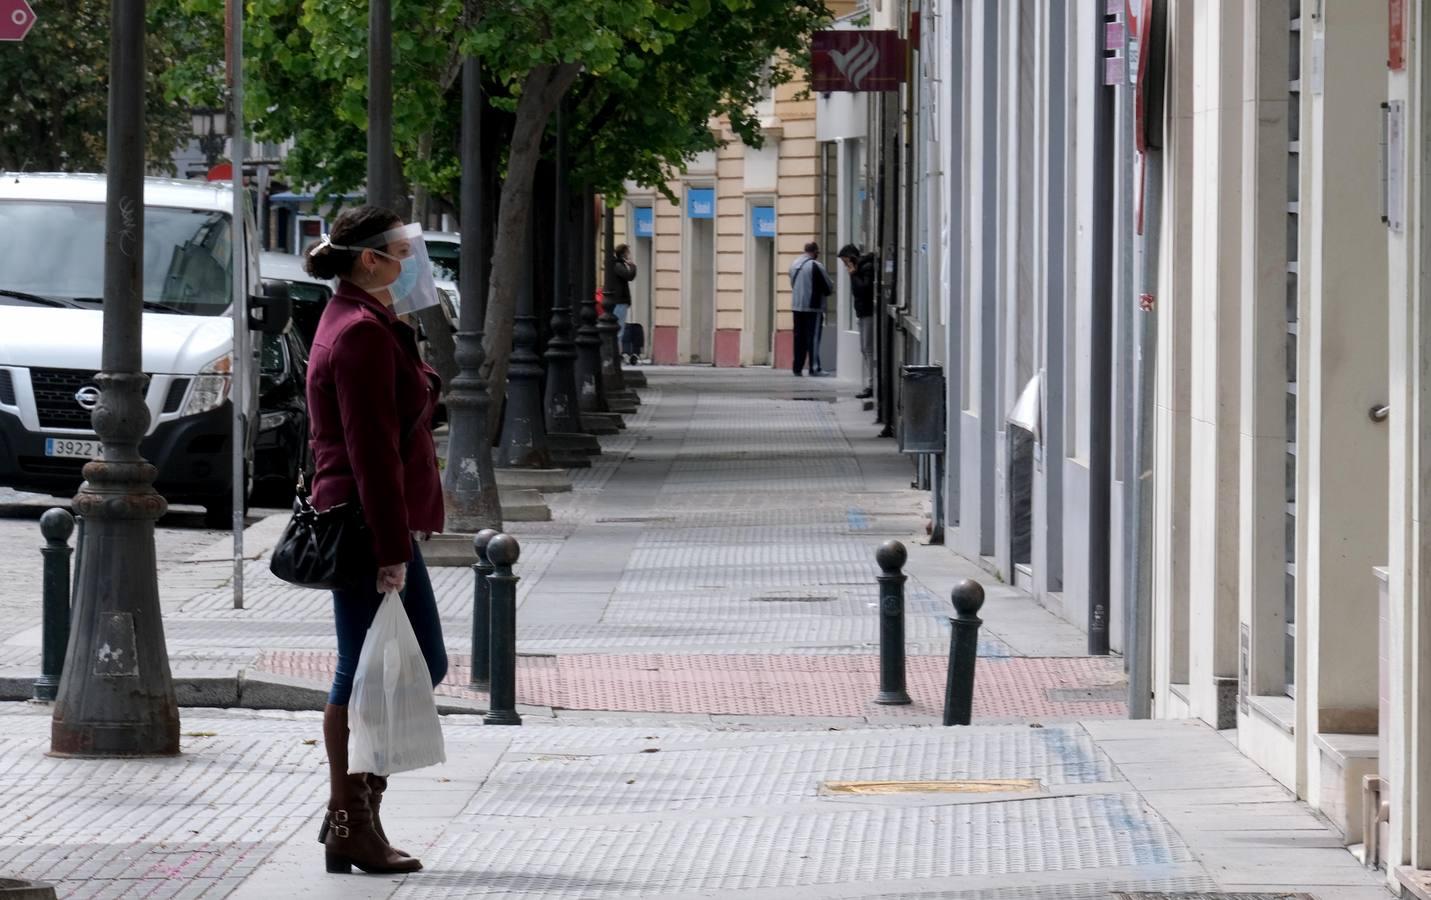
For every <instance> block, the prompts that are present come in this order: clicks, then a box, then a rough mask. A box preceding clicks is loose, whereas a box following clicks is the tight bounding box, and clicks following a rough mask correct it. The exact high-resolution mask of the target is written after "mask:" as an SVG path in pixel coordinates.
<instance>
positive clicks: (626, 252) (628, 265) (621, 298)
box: [601, 244, 639, 366]
mask: <svg viewBox="0 0 1431 900" xmlns="http://www.w3.org/2000/svg"><path fill="white" fill-rule="evenodd" d="M635 279H636V263H635V262H633V261H632V260H631V248H630V247H629V246H627V245H626V244H621V245H619V246H618V247H617V248H616V251H615V252H614V253H612V255H611V259H609V260H607V263H606V287H605V289H603V291H602V293H601V302H602V303H604V304H605V305H606V308H607V309H609V310H611V314H612V315H614V316H616V321H617V322H619V323H621V331H620V332H619V333H618V334H617V336H616V338H617V340H618V341H622V340H623V339H624V338H625V337H626V317H627V315H628V314H629V313H630V312H631V282H632V281H634V280H635ZM617 346H622V345H621V344H619V343H618V344H617ZM627 362H629V363H631V364H632V365H633V366H634V365H636V363H637V362H639V360H638V359H637V358H636V354H635V353H628V354H627Z"/></svg>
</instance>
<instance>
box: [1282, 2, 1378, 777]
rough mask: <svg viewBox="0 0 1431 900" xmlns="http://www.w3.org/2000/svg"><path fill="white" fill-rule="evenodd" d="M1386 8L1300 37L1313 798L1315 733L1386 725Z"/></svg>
mask: <svg viewBox="0 0 1431 900" xmlns="http://www.w3.org/2000/svg"><path fill="white" fill-rule="evenodd" d="M1386 13H1387V10H1386V5H1385V4H1370V5H1361V4H1357V5H1356V6H1355V8H1353V7H1352V6H1348V5H1338V4H1326V5H1325V6H1324V12H1323V18H1322V20H1321V21H1320V22H1317V21H1311V22H1307V23H1306V24H1305V25H1304V30H1303V37H1302V53H1303V59H1302V61H1303V65H1302V77H1303V85H1304V87H1303V98H1304V99H1303V104H1302V106H1303V112H1304V114H1305V115H1306V117H1307V118H1306V120H1305V121H1304V126H1305V127H1304V129H1303V138H1302V145H1303V171H1302V191H1301V198H1302V207H1301V222H1302V227H1301V251H1302V252H1301V254H1300V259H1301V267H1302V268H1301V271H1302V295H1301V298H1300V300H1301V307H1300V316H1299V319H1300V323H1299V331H1298V368H1297V375H1298V377H1297V383H1298V396H1297V430H1298V435H1297V446H1298V456H1297V463H1298V467H1297V468H1298V471H1297V556H1298V560H1297V565H1298V576H1299V577H1298V579H1297V585H1298V607H1297V612H1298V624H1297V629H1298V633H1297V650H1298V669H1297V675H1298V681H1297V707H1298V709H1297V742H1298V750H1299V754H1301V755H1302V756H1303V760H1304V761H1303V765H1304V766H1305V773H1304V776H1303V777H1302V778H1299V788H1301V787H1302V782H1305V789H1306V796H1307V798H1308V799H1309V800H1311V801H1313V802H1314V803H1315V802H1316V801H1317V799H1318V798H1319V794H1320V790H1319V783H1320V779H1319V776H1320V771H1321V766H1320V751H1319V750H1318V749H1317V747H1316V746H1315V740H1314V739H1315V736H1316V735H1317V734H1319V733H1344V732H1365V731H1367V730H1369V729H1372V728H1374V727H1375V721H1376V706H1377V667H1376V662H1377V649H1378V648H1377V591H1376V584H1375V581H1374V580H1373V577H1372V569H1373V567H1375V566H1379V565H1382V564H1384V563H1385V561H1386V552H1387V550H1386V546H1387V541H1386V532H1385V531H1384V530H1383V528H1382V523H1383V522H1385V521H1386V520H1387V515H1388V512H1387V479H1386V476H1385V475H1384V474H1383V472H1384V469H1383V467H1384V465H1385V461H1386V460H1387V452H1388V450H1387V436H1388V435H1387V431H1388V430H1387V427H1386V426H1385V425H1384V424H1378V423H1375V422H1373V421H1372V420H1371V418H1370V417H1369V416H1368V411H1369V410H1370V409H1371V408H1372V407H1374V406H1376V405H1379V404H1381V403H1384V402H1385V399H1386V394H1387V368H1386V359H1387V355H1388V347H1387V343H1388V332H1387V300H1386V297H1387V294H1386V276H1387V267H1386V262H1385V261H1386V259H1387V245H1386V229H1385V227H1384V226H1383V225H1382V224H1381V221H1380V215H1381V211H1380V192H1381V175H1380V171H1379V168H1380V167H1379V165H1378V159H1379V153H1380V150H1379V143H1380V131H1381V129H1380V122H1381V118H1380V115H1381V110H1380V105H1381V102H1382V100H1383V99H1384V98H1385V96H1386V40H1387V37H1386V36H1387V27H1386ZM1306 18H1307V17H1306V16H1304V22H1305V21H1306ZM1319 71H1320V72H1321V73H1323V74H1322V75H1321V77H1318V74H1317V73H1318V72H1319Z"/></svg>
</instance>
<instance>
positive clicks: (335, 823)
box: [323, 773, 422, 875]
mask: <svg viewBox="0 0 1431 900" xmlns="http://www.w3.org/2000/svg"><path fill="white" fill-rule="evenodd" d="M344 781H345V785H344V787H345V790H344V792H343V793H344V796H343V798H342V801H343V805H342V806H339V807H335V808H332V809H329V810H328V821H329V827H328V833H327V834H326V835H325V839H324V841H323V847H324V863H325V865H326V867H327V869H328V871H329V872H332V873H334V874H342V875H346V874H350V873H351V872H352V871H353V867H354V866H357V867H358V868H359V869H362V870H363V871H364V872H367V873H368V874H370V875H387V874H393V873H404V872H416V871H417V870H419V869H421V868H422V863H421V862H419V861H418V860H416V859H413V858H412V857H411V856H400V855H398V853H397V851H395V850H393V848H392V847H389V846H388V842H387V841H385V840H383V839H382V836H381V835H379V834H378V832H377V829H376V828H374V827H373V809H372V805H371V804H370V802H369V796H368V776H367V775H364V774H361V773H359V774H356V775H349V776H347V778H346V779H344Z"/></svg>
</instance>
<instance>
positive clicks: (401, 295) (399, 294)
mask: <svg viewBox="0 0 1431 900" xmlns="http://www.w3.org/2000/svg"><path fill="white" fill-rule="evenodd" d="M400 265H401V266H402V270H401V271H400V272H398V277H397V281H394V282H393V283H392V284H390V285H388V293H390V294H392V295H393V302H394V303H398V302H401V301H403V300H406V299H407V298H408V297H409V296H410V295H411V294H412V291H413V289H414V288H416V287H417V277H418V274H419V273H418V268H417V267H418V259H417V257H415V256H409V257H408V258H407V259H404V260H402V261H401V263H400Z"/></svg>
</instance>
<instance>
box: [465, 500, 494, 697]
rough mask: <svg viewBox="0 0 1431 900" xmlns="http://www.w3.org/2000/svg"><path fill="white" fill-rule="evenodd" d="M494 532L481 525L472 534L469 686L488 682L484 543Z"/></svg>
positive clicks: (488, 562)
mask: <svg viewBox="0 0 1431 900" xmlns="http://www.w3.org/2000/svg"><path fill="white" fill-rule="evenodd" d="M497 534H498V532H496V531H494V530H493V529H491V528H483V529H482V530H481V531H479V532H477V534H476V536H475V537H473V538H472V549H473V550H475V551H476V552H477V564H476V565H475V566H473V567H472V572H473V578H472V581H473V584H472V676H471V678H470V679H469V681H470V683H471V684H472V686H473V687H486V686H487V685H488V684H490V683H491V682H492V594H491V586H490V585H489V584H488V583H487V576H488V575H491V574H492V562H491V560H489V559H488V558H487V544H488V543H489V542H491V540H492V538H494V537H496V536H497Z"/></svg>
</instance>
